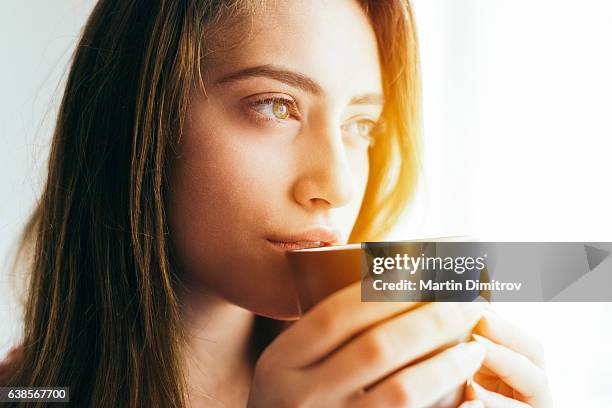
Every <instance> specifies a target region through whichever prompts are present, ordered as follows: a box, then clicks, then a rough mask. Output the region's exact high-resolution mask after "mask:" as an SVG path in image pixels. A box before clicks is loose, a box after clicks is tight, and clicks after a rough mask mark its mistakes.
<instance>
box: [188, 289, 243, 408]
mask: <svg viewBox="0 0 612 408" xmlns="http://www.w3.org/2000/svg"><path fill="white" fill-rule="evenodd" d="M183 304H184V313H183V322H184V327H185V334H186V347H185V353H184V361H185V367H186V376H187V387H188V393H189V394H188V396H189V402H190V406H192V407H199V406H206V407H215V406H244V405H245V404H246V401H247V399H248V393H249V389H250V385H251V378H252V374H253V368H254V367H253V361H252V344H251V337H252V334H253V329H254V323H255V315H254V314H253V313H252V312H249V311H248V310H246V309H243V308H241V307H238V306H236V305H233V304H231V303H229V302H227V301H225V300H223V299H221V298H219V297H218V296H216V295H214V294H212V293H210V292H205V293H202V292H200V291H199V292H197V293H192V294H190V295H186V298H185V301H184V302H183Z"/></svg>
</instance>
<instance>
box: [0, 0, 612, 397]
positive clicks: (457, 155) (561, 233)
mask: <svg viewBox="0 0 612 408" xmlns="http://www.w3.org/2000/svg"><path fill="white" fill-rule="evenodd" d="M92 5H93V2H92V1H90V0H89V1H77V0H70V1H69V0H54V1H53V2H34V1H27V2H26V1H17V0H8V1H6V0H5V1H3V2H2V4H0V27H2V28H1V30H2V31H1V35H0V43H1V44H2V48H1V49H2V64H0V84H1V85H0V90H1V92H2V96H1V98H0V126H1V128H0V194H1V196H0V197H1V198H2V199H1V200H0V260H1V261H2V265H1V266H2V269H1V271H0V356H1V355H2V354H3V353H4V352H6V351H7V350H8V348H9V346H10V345H11V343H12V342H14V341H15V339H16V336H17V334H18V330H19V319H18V312H17V310H18V309H17V308H16V302H15V300H14V296H13V294H14V291H13V289H12V286H11V279H10V273H9V266H10V264H9V263H8V262H9V261H10V258H9V254H10V251H11V249H12V245H13V244H14V241H15V238H16V236H17V234H18V232H19V230H20V228H21V227H22V224H23V222H24V220H25V218H26V217H27V215H28V213H29V211H30V210H31V208H32V207H33V205H34V202H35V199H36V196H37V194H38V192H39V188H40V185H41V181H42V176H43V174H44V173H43V171H44V165H45V158H46V154H47V148H48V142H49V138H50V134H51V130H52V124H53V118H54V115H55V112H56V108H57V103H58V101H59V98H60V97H61V86H62V82H61V79H62V75H63V74H64V73H65V70H66V67H67V61H68V58H69V56H70V52H71V51H72V47H73V45H74V43H75V41H76V39H77V37H78V33H79V30H80V28H81V27H82V24H83V23H84V21H85V18H86V17H87V15H88V13H89V11H90V10H91V7H92ZM414 5H415V12H416V18H417V24H418V28H419V34H420V39H421V48H422V51H421V55H422V70H423V82H424V84H423V86H424V116H425V123H424V130H425V139H424V140H425V155H424V158H423V162H424V165H423V175H422V180H423V182H422V184H421V186H420V188H419V192H418V195H417V197H416V200H415V201H414V203H413V205H412V206H411V207H409V211H408V212H407V217H406V219H405V221H404V222H403V223H402V224H401V225H398V228H397V229H396V230H395V231H393V232H392V233H391V234H390V236H389V239H409V238H413V237H435V236H444V235H467V236H471V237H476V238H478V239H480V240H483V241H485V240H490V241H495V240H497V241H515V240H516V241H529V240H531V241H612V214H611V209H612V188H610V175H612V142H611V140H612V121H610V118H611V117H612V74H611V73H612V53H611V52H610V48H611V46H610V40H611V39H612V24H611V22H612V3H610V2H609V1H607V0H583V1H580V2H575V1H569V0H531V1H528V0H513V1H507V0H506V1H504V0H461V1H459V0H415V1H414ZM608 261H610V259H608ZM496 307H497V309H498V310H499V311H500V312H501V313H503V314H504V315H505V316H507V317H508V318H509V319H510V320H512V321H514V322H515V323H517V324H519V325H521V326H523V327H524V328H526V329H527V330H528V331H530V332H531V333H533V335H535V336H536V337H538V338H539V339H540V340H541V341H542V342H543V344H544V346H545V350H546V353H547V361H548V370H549V376H550V380H551V385H552V388H553V392H554V397H555V406H557V407H568V408H569V407H576V406H581V407H603V406H612V391H611V390H612V350H611V349H610V346H609V345H610V344H612V320H611V318H610V315H611V314H612V304H603V303H581V304H571V303H554V304H553V303H548V304H528V303H524V304H497V305H496Z"/></svg>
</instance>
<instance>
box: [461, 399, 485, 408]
mask: <svg viewBox="0 0 612 408" xmlns="http://www.w3.org/2000/svg"><path fill="white" fill-rule="evenodd" d="M459 408H485V406H484V403H483V402H482V401H480V400H473V401H465V402H464V403H463V404H461V405H459Z"/></svg>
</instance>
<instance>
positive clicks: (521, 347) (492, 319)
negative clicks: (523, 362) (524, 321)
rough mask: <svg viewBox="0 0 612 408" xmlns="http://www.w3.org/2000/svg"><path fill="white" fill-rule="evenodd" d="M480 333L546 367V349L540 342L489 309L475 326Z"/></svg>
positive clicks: (475, 330) (475, 331) (476, 331)
mask: <svg viewBox="0 0 612 408" xmlns="http://www.w3.org/2000/svg"><path fill="white" fill-rule="evenodd" d="M474 333H476V334H480V335H482V336H484V337H487V338H489V339H491V340H493V341H494V342H496V343H499V344H501V345H503V346H505V347H508V348H509V349H511V350H514V351H516V352H517V353H519V354H523V355H525V356H526V357H527V358H528V359H529V360H531V361H533V363H534V364H535V365H537V366H539V367H542V368H544V350H543V348H542V346H541V345H540V343H539V342H538V341H537V340H536V339H535V338H534V337H533V336H531V335H530V334H529V333H527V332H526V331H525V330H523V329H522V328H520V327H518V326H515V325H513V324H511V323H510V322H508V321H506V320H504V319H502V318H501V316H499V315H498V314H497V313H495V312H494V311H493V310H491V309H488V310H486V311H485V313H484V314H483V318H482V319H481V320H480V322H478V325H476V327H475V328H474Z"/></svg>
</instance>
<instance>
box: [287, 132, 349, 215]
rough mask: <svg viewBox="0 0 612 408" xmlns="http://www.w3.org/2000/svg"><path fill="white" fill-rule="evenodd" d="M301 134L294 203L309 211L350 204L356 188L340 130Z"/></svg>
mask: <svg viewBox="0 0 612 408" xmlns="http://www.w3.org/2000/svg"><path fill="white" fill-rule="evenodd" d="M302 132H304V134H303V135H302V138H301V139H302V143H300V146H299V150H300V151H299V154H298V155H299V157H300V160H299V167H298V168H299V173H298V177H297V179H296V182H295V184H294V188H293V191H294V192H293V194H294V198H295V200H296V201H297V202H298V203H300V204H301V205H302V206H303V207H306V208H309V209H312V208H314V207H323V208H326V209H327V208H334V207H342V206H344V205H346V204H348V203H349V202H350V201H351V200H352V199H353V197H354V195H355V190H356V186H355V180H354V177H353V173H352V171H351V166H350V162H349V160H348V157H347V152H346V149H345V146H344V143H343V141H342V134H341V129H340V126H335V125H333V124H331V123H328V124H324V125H322V126H319V127H317V128H314V127H313V128H310V129H303V130H302Z"/></svg>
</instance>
